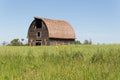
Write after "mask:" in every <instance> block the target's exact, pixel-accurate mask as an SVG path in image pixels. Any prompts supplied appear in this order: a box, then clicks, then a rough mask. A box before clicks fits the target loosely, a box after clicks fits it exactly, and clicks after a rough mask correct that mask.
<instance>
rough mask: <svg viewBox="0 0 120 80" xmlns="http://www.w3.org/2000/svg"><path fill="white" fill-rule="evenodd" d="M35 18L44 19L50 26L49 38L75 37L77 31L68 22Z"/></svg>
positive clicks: (48, 26)
mask: <svg viewBox="0 0 120 80" xmlns="http://www.w3.org/2000/svg"><path fill="white" fill-rule="evenodd" d="M34 18H35V19H41V20H42V21H44V23H45V24H46V26H47V28H48V32H49V38H63V39H75V32H74V30H73V28H72V26H71V25H70V24H69V23H68V22H66V21H63V20H52V19H47V18H39V17H34Z"/></svg>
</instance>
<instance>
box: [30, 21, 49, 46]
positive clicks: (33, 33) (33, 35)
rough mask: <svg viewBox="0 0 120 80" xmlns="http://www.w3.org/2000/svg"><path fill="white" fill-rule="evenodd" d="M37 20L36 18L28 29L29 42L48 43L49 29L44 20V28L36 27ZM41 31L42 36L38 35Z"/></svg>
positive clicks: (34, 43) (32, 44)
mask: <svg viewBox="0 0 120 80" xmlns="http://www.w3.org/2000/svg"><path fill="white" fill-rule="evenodd" d="M36 26H37V25H36V20H34V21H33V22H32V24H31V26H30V29H29V31H28V44H29V45H31V46H35V45H36V43H37V42H41V45H48V44H49V40H48V31H47V28H46V25H45V24H44V22H42V28H36ZM38 32H40V37H38Z"/></svg>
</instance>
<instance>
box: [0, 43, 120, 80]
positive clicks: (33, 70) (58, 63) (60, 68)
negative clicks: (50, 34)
mask: <svg viewBox="0 0 120 80" xmlns="http://www.w3.org/2000/svg"><path fill="white" fill-rule="evenodd" d="M119 67H120V45H71V46H70V45H69V46H68V45H64V46H43V47H9V46H7V47H0V80H120V77H119V76H120V68H119Z"/></svg>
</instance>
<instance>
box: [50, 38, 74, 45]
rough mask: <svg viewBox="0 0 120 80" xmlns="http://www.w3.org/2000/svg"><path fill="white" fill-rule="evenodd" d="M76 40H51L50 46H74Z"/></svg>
mask: <svg viewBox="0 0 120 80" xmlns="http://www.w3.org/2000/svg"><path fill="white" fill-rule="evenodd" d="M74 42H75V40H74V39H54V38H50V45H68V44H74Z"/></svg>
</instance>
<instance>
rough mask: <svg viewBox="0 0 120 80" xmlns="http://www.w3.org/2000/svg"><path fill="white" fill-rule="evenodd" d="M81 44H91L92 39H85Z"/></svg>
mask: <svg viewBox="0 0 120 80" xmlns="http://www.w3.org/2000/svg"><path fill="white" fill-rule="evenodd" d="M83 44H92V40H91V39H90V40H87V39H86V40H85V41H84V43H83Z"/></svg>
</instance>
